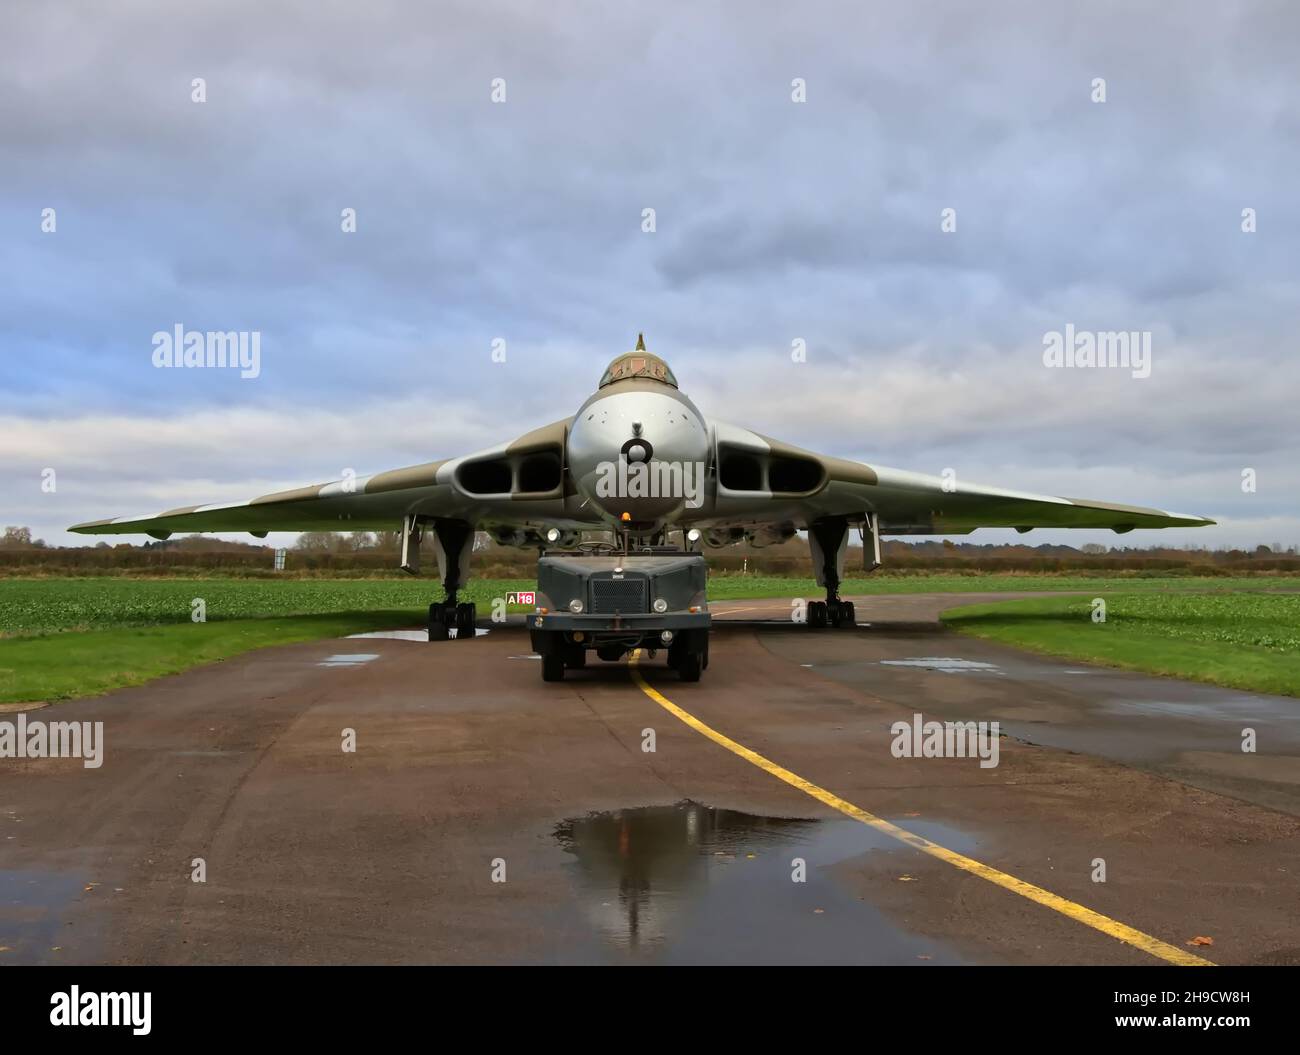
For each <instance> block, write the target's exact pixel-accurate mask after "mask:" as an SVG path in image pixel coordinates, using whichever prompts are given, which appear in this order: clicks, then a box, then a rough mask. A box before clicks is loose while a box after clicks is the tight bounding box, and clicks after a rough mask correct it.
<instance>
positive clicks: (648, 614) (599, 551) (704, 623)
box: [527, 540, 711, 681]
mask: <svg viewBox="0 0 1300 1055" xmlns="http://www.w3.org/2000/svg"><path fill="white" fill-rule="evenodd" d="M707 581H708V565H707V563H706V562H705V559H704V555H703V554H702V553H696V552H692V551H690V550H685V549H680V548H678V547H676V546H667V545H660V546H642V547H640V548H639V549H635V550H630V551H629V549H628V548H627V543H626V540H625V541H624V545H623V547H622V548H620V547H618V546H617V545H615V544H614V543H611V542H583V543H580V544H579V546H578V548H577V549H575V550H565V551H557V552H549V551H548V552H546V553H544V554H542V556H541V557H540V558H539V559H538V562H537V598H536V602H537V610H536V611H535V612H533V613H531V614H530V615H529V616H528V617H527V623H528V632H529V636H530V637H531V639H532V646H533V651H534V652H536V653H537V654H538V655H540V656H541V657H542V680H543V681H562V680H563V678H564V672H565V671H566V670H581V669H582V668H583V667H585V666H586V665H587V653H588V652H594V653H595V654H596V657H597V658H598V659H601V660H603V661H605V662H606V663H614V662H617V661H618V660H620V659H622V658H623V656H624V655H626V654H627V653H628V652H630V651H632V650H633V649H636V648H642V649H647V650H649V651H650V653H651V656H654V654H655V653H657V652H658V651H659V650H660V649H664V650H666V651H667V653H668V666H669V667H671V668H672V669H673V670H675V671H677V673H678V675H679V676H680V677H681V679H682V681H699V680H700V674H701V673H702V672H703V671H704V670H705V669H706V668H707V667H708V665H709V625H710V623H711V617H710V615H709V607H708V601H707V599H706V595H705V594H706V587H707Z"/></svg>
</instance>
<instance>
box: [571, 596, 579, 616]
mask: <svg viewBox="0 0 1300 1055" xmlns="http://www.w3.org/2000/svg"><path fill="white" fill-rule="evenodd" d="M569 611H570V612H572V613H573V614H574V615H577V614H578V613H579V612H581V611H582V600H581V598H578V597H575V598H574V599H573V600H572V601H570V602H569Z"/></svg>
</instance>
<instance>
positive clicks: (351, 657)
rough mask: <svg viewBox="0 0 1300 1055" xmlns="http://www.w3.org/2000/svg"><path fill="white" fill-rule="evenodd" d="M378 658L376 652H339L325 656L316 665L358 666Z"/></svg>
mask: <svg viewBox="0 0 1300 1055" xmlns="http://www.w3.org/2000/svg"><path fill="white" fill-rule="evenodd" d="M378 658H379V653H378V652H340V653H339V654H338V655H334V656H326V657H325V658H324V659H322V660H321V661H320V662H319V663H317V664H316V666H318V667H359V666H361V665H362V664H363V663H371V662H373V661H374V660H376V659H378Z"/></svg>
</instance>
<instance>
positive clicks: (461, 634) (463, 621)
mask: <svg viewBox="0 0 1300 1055" xmlns="http://www.w3.org/2000/svg"><path fill="white" fill-rule="evenodd" d="M477 622H478V607H477V606H476V605H475V604H474V603H473V602H466V603H465V604H458V605H456V640H457V641H461V640H469V639H471V638H474V637H476V636H478V635H477V633H476V631H475V629H474V624H475V623H477Z"/></svg>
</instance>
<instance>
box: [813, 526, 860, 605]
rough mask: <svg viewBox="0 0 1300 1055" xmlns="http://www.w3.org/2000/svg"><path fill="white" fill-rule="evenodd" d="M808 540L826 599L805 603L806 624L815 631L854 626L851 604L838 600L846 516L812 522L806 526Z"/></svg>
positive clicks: (847, 535) (846, 537)
mask: <svg viewBox="0 0 1300 1055" xmlns="http://www.w3.org/2000/svg"><path fill="white" fill-rule="evenodd" d="M808 537H809V541H810V543H811V545H812V553H813V570H814V571H815V572H816V573H817V582H818V584H819V585H822V586H825V588H826V600H824V601H810V602H809V603H808V625H809V626H810V627H812V628H814V629H821V628H822V627H825V626H834V627H840V626H849V627H851V626H854V625H856V617H855V613H854V611H853V602H852V601H841V600H840V569H841V568H843V566H844V549H845V546H846V545H847V544H848V540H849V522H848V520H847V519H846V518H845V517H828V518H826V519H825V520H815V521H813V522H812V523H811V524H809V525H808ZM818 561H820V567H818V566H817V565H818Z"/></svg>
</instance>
